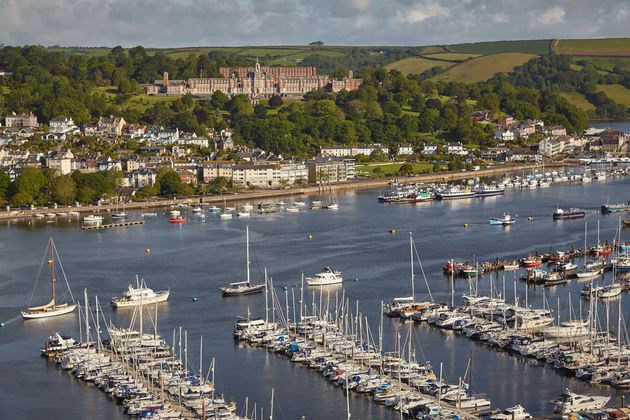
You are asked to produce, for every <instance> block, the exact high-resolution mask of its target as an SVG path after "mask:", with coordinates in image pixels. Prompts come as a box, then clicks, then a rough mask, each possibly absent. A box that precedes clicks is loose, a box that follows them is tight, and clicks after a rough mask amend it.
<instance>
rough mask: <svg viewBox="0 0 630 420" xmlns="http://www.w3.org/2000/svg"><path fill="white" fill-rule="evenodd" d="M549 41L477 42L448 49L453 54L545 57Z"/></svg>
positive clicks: (450, 46)
mask: <svg viewBox="0 0 630 420" xmlns="http://www.w3.org/2000/svg"><path fill="white" fill-rule="evenodd" d="M550 42H551V40H549V39H541V40H529V41H527V40H523V41H491V42H475V43H468V44H453V45H448V46H447V48H448V50H449V51H451V52H459V53H467V54H480V55H487V54H501V53H523V54H534V55H543V54H549V43H550Z"/></svg>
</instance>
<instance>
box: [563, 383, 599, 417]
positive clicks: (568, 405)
mask: <svg viewBox="0 0 630 420" xmlns="http://www.w3.org/2000/svg"><path fill="white" fill-rule="evenodd" d="M608 401H610V397H608V396H599V395H581V394H576V393H574V392H571V391H570V390H568V389H567V390H566V391H565V392H564V393H563V394H561V395H560V397H559V398H557V399H556V400H554V401H552V404H553V405H554V412H555V413H558V414H568V413H575V412H581V411H589V410H599V409H601V408H603V407H604V406H605V405H606V404H608Z"/></svg>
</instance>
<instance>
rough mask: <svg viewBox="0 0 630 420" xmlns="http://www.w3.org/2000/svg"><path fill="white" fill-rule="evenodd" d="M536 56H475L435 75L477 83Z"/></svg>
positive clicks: (443, 78)
mask: <svg viewBox="0 0 630 420" xmlns="http://www.w3.org/2000/svg"><path fill="white" fill-rule="evenodd" d="M534 57H536V56H535V55H532V54H521V53H506V54H493V55H486V56H483V57H479V58H475V59H473V60H470V61H466V62H464V63H462V64H458V65H456V66H453V67H451V68H450V69H448V70H446V71H445V72H444V73H440V74H438V75H436V76H435V78H436V79H439V80H443V81H445V82H451V81H453V82H460V83H476V82H482V81H485V80H488V79H490V78H491V77H492V76H494V75H495V74H497V73H507V72H509V71H512V70H513V69H514V67H518V66H521V65H523V64H525V63H527V62H528V61H529V60H531V59H532V58H534Z"/></svg>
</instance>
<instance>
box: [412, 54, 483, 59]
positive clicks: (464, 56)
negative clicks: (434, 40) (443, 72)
mask: <svg viewBox="0 0 630 420" xmlns="http://www.w3.org/2000/svg"><path fill="white" fill-rule="evenodd" d="M424 56H425V57H426V58H433V59H436V60H444V61H464V60H468V59H469V58H476V57H479V54H460V53H437V54H425V55H424Z"/></svg>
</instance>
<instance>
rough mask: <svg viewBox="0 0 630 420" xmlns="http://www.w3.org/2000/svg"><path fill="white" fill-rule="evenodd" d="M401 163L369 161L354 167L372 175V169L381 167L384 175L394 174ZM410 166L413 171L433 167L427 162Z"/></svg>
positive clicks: (416, 171)
mask: <svg viewBox="0 0 630 420" xmlns="http://www.w3.org/2000/svg"><path fill="white" fill-rule="evenodd" d="M402 165H403V163H383V162H380V163H369V164H365V165H360V164H359V165H357V166H356V168H357V172H360V173H363V174H366V175H372V173H373V172H374V169H376V168H381V169H382V170H383V173H384V174H385V175H396V174H397V173H398V170H399V169H400V167H401V166H402ZM411 166H413V172H414V173H420V171H422V170H425V169H431V168H433V164H432V163H427V162H417V163H412V164H411Z"/></svg>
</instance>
